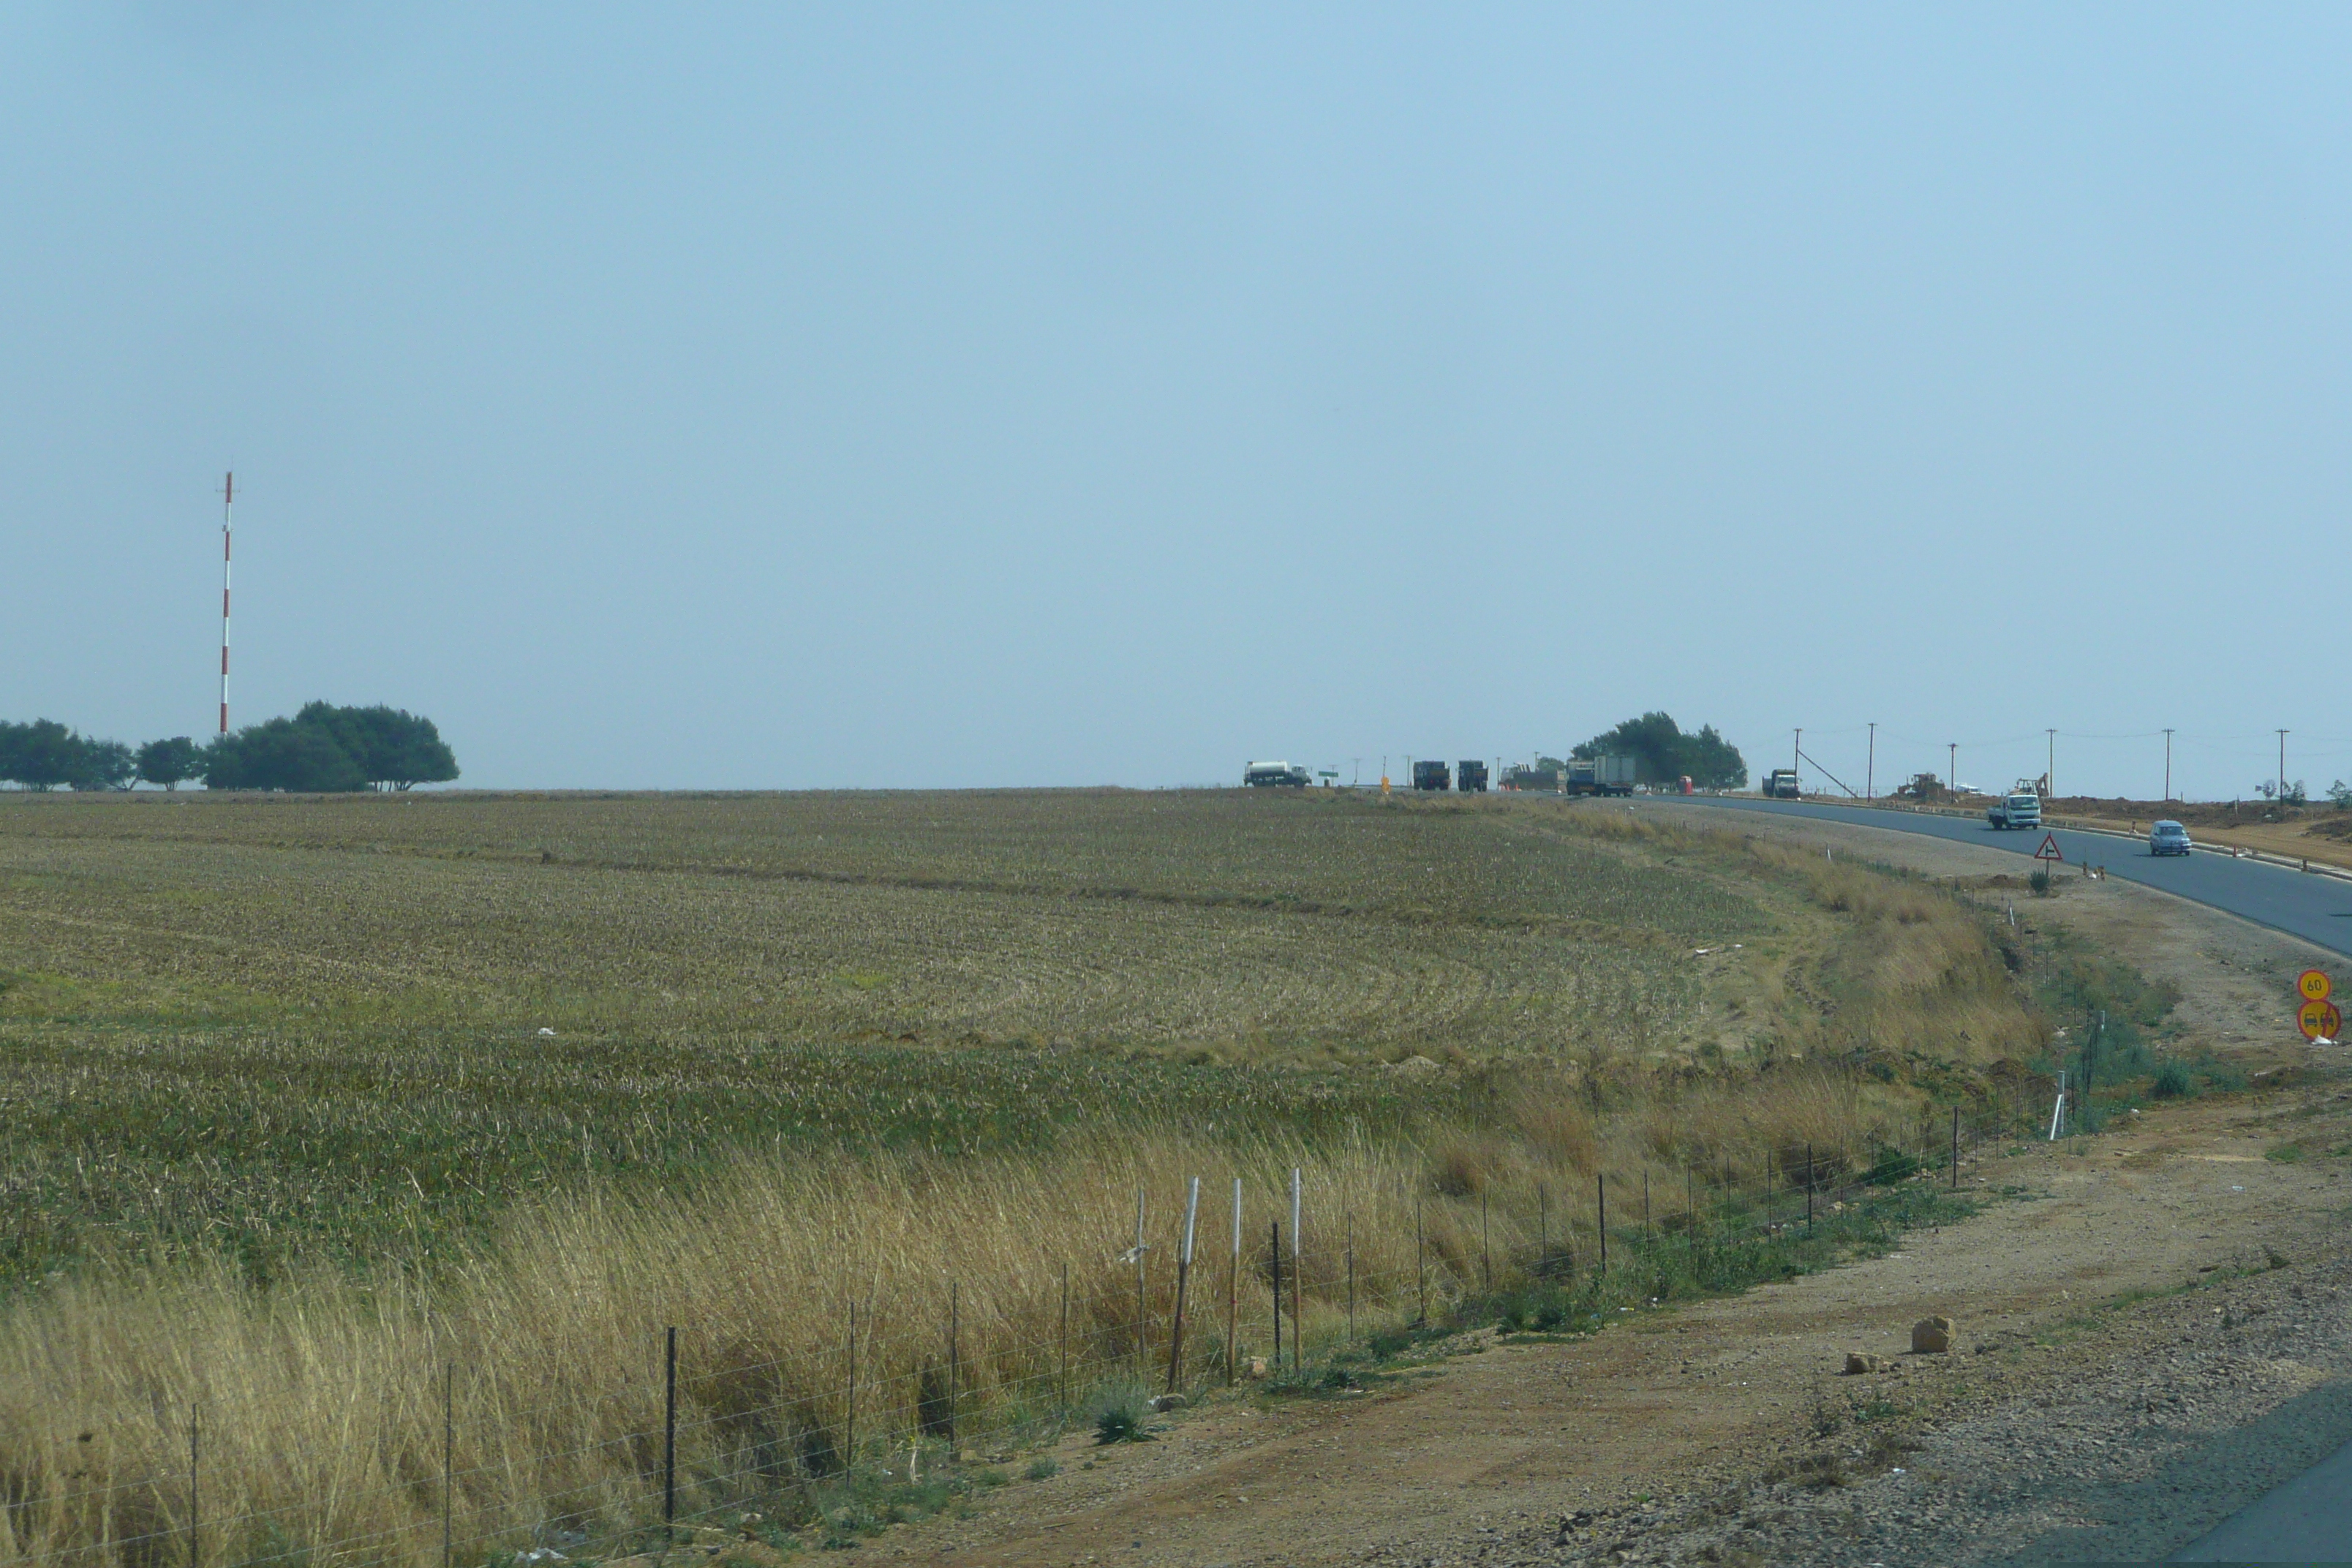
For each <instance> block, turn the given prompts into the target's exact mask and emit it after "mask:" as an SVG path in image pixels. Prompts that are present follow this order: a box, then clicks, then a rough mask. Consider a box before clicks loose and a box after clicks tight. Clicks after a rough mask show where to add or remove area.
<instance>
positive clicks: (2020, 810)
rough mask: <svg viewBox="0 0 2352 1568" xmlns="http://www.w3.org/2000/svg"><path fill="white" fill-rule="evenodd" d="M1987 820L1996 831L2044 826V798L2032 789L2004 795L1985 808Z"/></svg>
mask: <svg viewBox="0 0 2352 1568" xmlns="http://www.w3.org/2000/svg"><path fill="white" fill-rule="evenodd" d="M1985 820H1986V821H1987V822H1990V823H1991V824H1992V826H1993V828H1994V830H1995V831H2002V830H2005V829H2008V828H2011V827H2039V826H2042V797H2041V796H2040V795H2036V794H2034V793H2033V792H2032V790H2030V789H2021V790H2017V791H2014V792H2012V793H2011V794H2009V795H2003V796H2002V797H2001V798H2000V799H1999V800H1997V801H1994V802H1993V803H1992V805H1990V806H1988V807H1986V808H1985Z"/></svg>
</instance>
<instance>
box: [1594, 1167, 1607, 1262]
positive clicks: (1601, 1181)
mask: <svg viewBox="0 0 2352 1568" xmlns="http://www.w3.org/2000/svg"><path fill="white" fill-rule="evenodd" d="M1592 1190H1593V1191H1594V1192H1595V1193H1597V1194H1599V1195H1600V1215H1601V1223H1600V1225H1599V1226H1598V1227H1597V1228H1598V1229H1599V1230H1600V1232H1601V1273H1603V1274H1606V1273H1608V1272H1609V1178H1608V1177H1606V1176H1604V1175H1601V1174H1599V1173H1595V1174H1594V1175H1593V1178H1592Z"/></svg>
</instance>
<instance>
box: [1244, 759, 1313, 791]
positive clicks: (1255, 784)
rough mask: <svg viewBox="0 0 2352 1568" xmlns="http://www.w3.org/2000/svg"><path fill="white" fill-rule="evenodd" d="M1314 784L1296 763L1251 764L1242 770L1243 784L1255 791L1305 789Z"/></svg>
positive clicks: (1304, 770) (1303, 769)
mask: <svg viewBox="0 0 2352 1568" xmlns="http://www.w3.org/2000/svg"><path fill="white" fill-rule="evenodd" d="M1312 782H1313V780H1312V778H1311V777H1310V776H1309V775H1308V773H1307V770H1306V769H1305V768H1302V767H1300V766H1298V765H1297V763H1250V764H1248V765H1247V766H1246V767H1244V768H1243V769H1242V783H1244V784H1248V785H1249V786H1250V787H1251V788H1253V789H1305V788H1306V787H1307V785H1308V784H1310V783H1312Z"/></svg>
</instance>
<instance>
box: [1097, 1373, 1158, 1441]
mask: <svg viewBox="0 0 2352 1568" xmlns="http://www.w3.org/2000/svg"><path fill="white" fill-rule="evenodd" d="M1150 1414H1151V1404H1150V1398H1149V1397H1148V1396H1147V1395H1146V1394H1144V1393H1143V1391H1142V1390H1141V1389H1140V1388H1139V1387H1136V1386H1133V1385H1130V1384H1116V1385H1113V1386H1111V1387H1108V1388H1105V1389H1103V1390H1101V1391H1100V1392H1099V1393H1097V1394H1096V1395H1095V1400H1094V1418H1095V1441H1096V1442H1097V1443H1148V1442H1150V1440H1151V1434H1150V1432H1148V1431H1146V1430H1145V1429H1144V1422H1145V1420H1146V1419H1147V1418H1149V1416H1150Z"/></svg>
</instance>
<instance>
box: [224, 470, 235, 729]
mask: <svg viewBox="0 0 2352 1568" xmlns="http://www.w3.org/2000/svg"><path fill="white" fill-rule="evenodd" d="M235 507H236V472H235V471H234V470H232V471H231V472H230V473H229V475H228V477H227V478H226V479H223V480H222V481H221V704H220V708H221V710H220V732H221V733H222V734H224V735H226V734H227V733H228V555H229V548H228V547H229V521H230V514H231V511H232V510H233V509H234V508H235Z"/></svg>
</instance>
